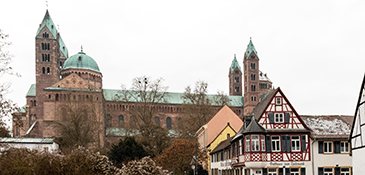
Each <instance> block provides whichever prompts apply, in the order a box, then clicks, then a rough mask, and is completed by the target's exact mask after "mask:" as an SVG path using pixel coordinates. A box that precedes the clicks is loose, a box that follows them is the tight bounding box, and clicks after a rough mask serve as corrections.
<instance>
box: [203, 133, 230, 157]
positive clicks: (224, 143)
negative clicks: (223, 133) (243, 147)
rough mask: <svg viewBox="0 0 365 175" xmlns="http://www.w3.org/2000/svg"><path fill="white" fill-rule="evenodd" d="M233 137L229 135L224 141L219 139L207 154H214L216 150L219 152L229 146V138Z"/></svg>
mask: <svg viewBox="0 0 365 175" xmlns="http://www.w3.org/2000/svg"><path fill="white" fill-rule="evenodd" d="M232 138H233V137H230V138H228V139H226V140H224V141H221V142H220V143H219V144H218V145H217V146H216V147H215V148H214V149H213V151H212V152H211V153H209V154H214V153H216V152H219V151H221V150H223V149H225V148H227V147H229V146H230V145H231V140H232Z"/></svg>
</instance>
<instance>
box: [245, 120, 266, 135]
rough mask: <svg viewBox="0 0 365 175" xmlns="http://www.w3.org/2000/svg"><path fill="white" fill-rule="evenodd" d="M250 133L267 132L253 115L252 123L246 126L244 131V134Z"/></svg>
mask: <svg viewBox="0 0 365 175" xmlns="http://www.w3.org/2000/svg"><path fill="white" fill-rule="evenodd" d="M249 133H267V131H266V129H265V128H264V127H262V126H261V125H260V123H258V122H257V121H256V120H255V118H254V117H252V119H251V122H250V124H249V125H248V126H247V127H246V129H245V130H244V131H243V132H242V134H249Z"/></svg>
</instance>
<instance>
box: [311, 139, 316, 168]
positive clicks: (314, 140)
mask: <svg viewBox="0 0 365 175" xmlns="http://www.w3.org/2000/svg"><path fill="white" fill-rule="evenodd" d="M314 142H316V138H313V142H312V174H314V157H313V156H314V153H313V152H314V151H313V150H314V148H313V144H314Z"/></svg>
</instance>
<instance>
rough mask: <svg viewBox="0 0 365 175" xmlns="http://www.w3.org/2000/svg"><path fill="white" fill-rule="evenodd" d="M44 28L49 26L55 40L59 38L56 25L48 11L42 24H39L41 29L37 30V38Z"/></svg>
mask: <svg viewBox="0 0 365 175" xmlns="http://www.w3.org/2000/svg"><path fill="white" fill-rule="evenodd" d="M44 26H47V28H48V30H49V31H50V32H51V33H52V35H53V37H54V38H57V29H56V26H55V25H54V23H53V21H52V18H51V16H50V15H49V12H48V10H47V11H46V14H45V15H44V18H43V20H42V23H41V24H39V28H38V30H37V34H36V36H37V35H38V34H39V32H40V31H41V30H42V29H43V27H44Z"/></svg>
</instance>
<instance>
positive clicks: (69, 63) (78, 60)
mask: <svg viewBox="0 0 365 175" xmlns="http://www.w3.org/2000/svg"><path fill="white" fill-rule="evenodd" d="M70 68H75V69H89V70H93V71H95V72H100V70H99V66H98V64H97V63H96V61H95V60H94V59H93V58H91V57H90V56H89V55H86V54H85V53H84V52H83V51H82V49H81V52H79V53H78V54H76V55H72V56H71V57H70V58H68V59H67V60H66V61H65V63H64V65H63V70H66V69H70Z"/></svg>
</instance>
